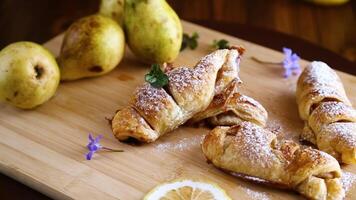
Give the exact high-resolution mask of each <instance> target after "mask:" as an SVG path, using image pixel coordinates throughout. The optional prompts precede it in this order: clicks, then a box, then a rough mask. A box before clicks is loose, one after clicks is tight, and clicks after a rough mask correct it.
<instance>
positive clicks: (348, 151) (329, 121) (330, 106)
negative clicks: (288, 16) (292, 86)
mask: <svg viewBox="0 0 356 200" xmlns="http://www.w3.org/2000/svg"><path fill="white" fill-rule="evenodd" d="M296 97H297V103H298V107H299V114H300V117H301V118H302V119H303V120H304V121H305V127H304V131H303V134H302V135H301V139H302V140H306V141H309V142H311V143H313V144H315V145H316V146H317V147H318V148H319V149H320V150H322V151H325V152H327V153H329V154H330V155H332V156H334V157H335V158H336V159H337V160H339V161H340V162H343V163H347V164H354V163H356V111H355V109H353V108H352V106H351V103H350V101H349V99H348V98H347V96H346V94H345V90H344V87H343V85H342V83H341V80H340V78H339V77H338V76H337V74H336V73H335V72H334V71H333V70H332V69H331V68H330V67H329V66H327V65H326V64H325V63H323V62H312V63H311V64H310V65H309V66H308V67H307V68H305V70H304V71H303V72H302V74H301V75H300V77H299V80H298V83H297V91H296Z"/></svg>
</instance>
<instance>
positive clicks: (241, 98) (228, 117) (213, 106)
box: [189, 79, 268, 127]
mask: <svg viewBox="0 0 356 200" xmlns="http://www.w3.org/2000/svg"><path fill="white" fill-rule="evenodd" d="M238 86H239V81H238V80H237V79H234V80H233V81H231V83H230V84H229V85H228V86H227V87H226V88H225V89H224V90H223V91H222V92H221V93H219V94H217V95H215V96H214V99H213V101H212V102H211V103H210V105H209V106H208V108H207V109H205V110H204V111H202V112H199V113H197V114H196V115H194V117H193V118H192V119H190V120H189V121H190V122H191V123H195V122H199V121H201V120H203V119H206V120H207V121H208V122H209V123H210V124H211V125H213V126H232V125H236V124H239V123H241V122H242V121H249V122H252V123H255V124H257V125H259V126H262V127H263V126H265V125H266V122H267V118H268V114H267V111H266V109H265V108H264V107H263V106H262V105H261V104H260V103H259V102H258V101H256V100H254V99H252V98H251V97H248V96H245V95H243V94H241V93H239V92H238V91H237V88H238Z"/></svg>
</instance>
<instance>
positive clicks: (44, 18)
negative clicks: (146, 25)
mask: <svg viewBox="0 0 356 200" xmlns="http://www.w3.org/2000/svg"><path fill="white" fill-rule="evenodd" d="M168 2H169V3H170V4H171V5H172V7H173V8H174V9H175V10H176V12H177V13H178V15H179V16H180V17H181V18H182V19H185V20H188V21H192V22H195V23H199V24H201V25H204V26H208V27H211V28H214V29H217V30H219V31H222V32H225V33H228V34H231V35H234V36H236V37H240V38H243V39H246V40H250V41H253V42H256V43H258V44H262V45H265V46H268V47H270V48H274V49H277V50H281V47H282V46H288V47H291V48H292V49H294V50H295V51H296V52H298V53H299V54H300V55H301V56H302V57H303V58H305V59H309V60H312V59H317V60H324V61H326V62H328V63H329V64H330V65H331V66H333V67H335V68H337V69H340V70H342V71H345V72H348V73H352V74H354V75H356V22H355V21H356V20H355V19H356V16H355V11H356V1H354V0H351V1H350V2H349V3H347V4H344V5H341V6H331V7H330V6H329V7H325V6H318V5H314V4H310V3H305V2H303V1H302V0H175V1H174V0H168ZM98 6H99V0H0V49H1V48H3V47H4V46H6V45H8V44H10V43H12V42H16V41H20V40H28V41H34V42H37V43H43V42H45V41H47V40H49V39H50V38H52V37H54V36H55V35H57V34H59V33H61V32H63V31H65V30H66V28H67V27H68V26H69V25H70V24H71V23H72V22H73V21H74V20H76V19H78V18H80V17H83V16H85V15H89V14H93V13H95V12H96V11H97V10H98ZM0 199H36V200H41V199H47V197H45V196H44V195H41V194H40V193H37V192H35V191H33V190H31V189H29V188H27V187H26V186H24V185H22V184H20V183H18V182H16V181H14V180H12V179H10V178H8V177H6V176H4V175H1V174H0Z"/></svg>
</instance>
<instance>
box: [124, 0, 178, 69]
mask: <svg viewBox="0 0 356 200" xmlns="http://www.w3.org/2000/svg"><path fill="white" fill-rule="evenodd" d="M124 29H125V33H126V37H127V43H128V45H129V47H130V49H131V50H132V51H133V53H134V54H135V55H136V56H137V57H139V58H140V60H142V61H143V62H146V63H163V62H173V61H174V59H175V58H176V57H177V56H178V54H179V50H180V46H181V44H182V34H183V33H182V24H181V22H180V20H179V18H178V16H177V14H176V13H175V12H174V10H173V9H172V8H171V7H170V6H169V5H168V3H167V2H166V1H165V0H125V12H124Z"/></svg>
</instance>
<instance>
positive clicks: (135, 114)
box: [112, 48, 241, 142]
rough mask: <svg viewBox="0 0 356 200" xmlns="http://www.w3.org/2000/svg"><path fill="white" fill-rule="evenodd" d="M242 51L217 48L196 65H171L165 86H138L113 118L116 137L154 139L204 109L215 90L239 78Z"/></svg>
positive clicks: (145, 140)
mask: <svg viewBox="0 0 356 200" xmlns="http://www.w3.org/2000/svg"><path fill="white" fill-rule="evenodd" d="M239 51H240V49H239V48H236V49H224V50H216V51H214V52H213V53H211V54H209V55H207V56H205V57H203V58H202V59H201V60H200V61H199V62H198V63H197V64H196V66H195V67H194V68H187V67H181V68H175V69H172V70H170V71H168V72H167V75H168V78H169V83H168V86H166V87H164V88H154V87H153V86H151V85H150V84H148V83H145V84H143V85H142V86H140V87H138V88H137V89H136V91H135V93H134V96H133V97H132V100H131V101H130V105H129V106H128V107H125V108H124V109H122V110H119V111H118V112H117V113H116V114H115V116H114V118H113V120H112V130H113V133H114V135H115V137H116V138H117V139H119V140H120V141H124V140H127V139H129V138H135V139H136V140H139V141H141V142H153V141H155V140H157V139H158V138H159V137H160V136H161V135H163V134H165V133H167V132H170V131H172V130H173V129H175V128H177V127H178V126H179V125H181V124H183V123H185V122H186V121H187V120H188V119H190V118H192V117H193V116H194V115H195V114H197V113H198V112H201V111H203V110H205V109H206V108H207V107H208V106H209V104H210V102H211V101H212V100H213V97H214V96H215V94H216V92H218V91H220V90H221V88H225V87H226V86H227V85H228V84H229V83H230V82H231V81H232V80H234V79H237V80H238V72H239V65H238V64H239V59H240V53H239ZM240 52H241V51H240ZM135 131H136V132H135Z"/></svg>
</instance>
